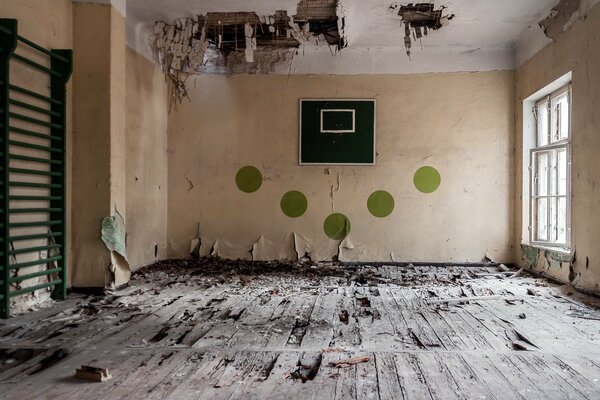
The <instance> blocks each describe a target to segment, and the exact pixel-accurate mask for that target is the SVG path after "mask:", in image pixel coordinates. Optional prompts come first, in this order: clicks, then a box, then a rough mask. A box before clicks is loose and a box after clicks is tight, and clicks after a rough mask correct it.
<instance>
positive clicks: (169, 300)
mask: <svg viewBox="0 0 600 400" xmlns="http://www.w3.org/2000/svg"><path fill="white" fill-rule="evenodd" d="M514 272H515V271H506V270H501V269H499V268H498V267H497V266H495V265H489V266H478V267H475V266H448V267H433V266H413V265H408V266H396V265H387V266H386V265H379V266H343V265H333V264H298V263H256V262H243V261H222V260H216V259H201V260H197V261H166V262H162V263H160V264H157V265H155V266H151V267H148V268H145V269H143V270H141V271H139V272H138V273H136V274H135V275H134V277H133V280H132V282H131V286H130V287H128V288H126V289H124V290H122V291H117V292H107V293H106V294H105V295H103V296H82V295H73V296H70V298H69V299H68V300H66V301H64V302H61V303H57V304H55V306H54V307H53V308H50V309H46V310H41V311H37V312H34V313H30V314H26V315H22V316H19V317H15V318H13V319H10V320H6V321H1V322H0V393H1V395H0V397H2V398H3V399H13V398H14V399H22V398H23V396H24V393H26V394H27V396H26V397H27V398H28V399H51V398H61V399H86V400H87V399H104V398H110V399H238V398H239V399H242V398H243V399H248V398H260V399H281V398H318V399H334V398H339V399H348V398H349V399H355V398H356V399H359V398H360V399H400V398H402V399H411V398H412V399H425V398H434V399H437V398H440V399H451V398H478V399H483V398H496V399H514V398H523V399H525V398H526V399H566V398H573V399H595V398H600V311H599V310H598V306H599V305H600V301H599V300H598V299H594V298H591V297H587V296H584V295H580V294H577V293H571V291H570V290H569V288H566V287H559V286H556V285H553V284H551V283H548V282H546V281H543V280H539V279H535V278H534V277H531V276H528V275H526V274H525V273H520V274H515V273H514ZM82 365H89V366H94V367H99V368H106V369H108V370H109V371H110V374H111V375H112V379H110V380H109V381H107V382H102V383H90V382H86V381H81V380H76V379H75V378H73V375H74V373H75V370H76V369H77V368H80V367H81V366H82Z"/></svg>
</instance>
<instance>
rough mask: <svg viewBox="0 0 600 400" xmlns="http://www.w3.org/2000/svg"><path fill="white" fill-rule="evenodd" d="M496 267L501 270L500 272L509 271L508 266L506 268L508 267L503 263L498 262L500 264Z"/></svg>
mask: <svg viewBox="0 0 600 400" xmlns="http://www.w3.org/2000/svg"><path fill="white" fill-rule="evenodd" d="M498 269H499V270H500V271H502V272H509V271H510V268H508V267H507V266H506V265H504V264H500V265H498Z"/></svg>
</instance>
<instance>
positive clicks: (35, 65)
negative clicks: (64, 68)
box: [12, 53, 63, 78]
mask: <svg viewBox="0 0 600 400" xmlns="http://www.w3.org/2000/svg"><path fill="white" fill-rule="evenodd" d="M12 58H13V59H15V60H17V61H19V62H22V63H23V64H25V65H29V66H30V67H31V68H35V69H37V70H38V71H42V72H45V73H47V74H50V75H54V76H56V77H57V78H62V77H63V76H62V75H61V74H59V73H58V72H56V71H53V70H51V69H50V68H48V67H44V66H43V65H42V64H38V63H36V62H35V61H32V60H30V59H29V58H27V57H23V56H22V55H19V54H14V53H13V55H12Z"/></svg>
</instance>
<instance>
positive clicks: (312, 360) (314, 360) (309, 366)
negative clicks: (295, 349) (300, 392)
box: [289, 353, 323, 382]
mask: <svg viewBox="0 0 600 400" xmlns="http://www.w3.org/2000/svg"><path fill="white" fill-rule="evenodd" d="M322 360H323V355H322V353H316V354H314V353H305V354H303V355H302V357H301V358H300V359H299V360H298V364H297V365H298V368H297V369H296V370H294V371H292V372H290V374H289V376H290V377H291V378H292V379H300V380H302V382H306V381H311V380H313V379H314V377H315V376H316V375H317V372H319V368H320V367H321V361H322Z"/></svg>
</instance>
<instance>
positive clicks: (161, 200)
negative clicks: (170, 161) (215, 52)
mask: <svg viewBox="0 0 600 400" xmlns="http://www.w3.org/2000/svg"><path fill="white" fill-rule="evenodd" d="M126 79H127V233H128V236H127V255H128V257H129V262H130V265H131V267H132V269H134V270H135V269H137V268H139V267H142V266H144V265H147V264H150V263H152V262H154V261H156V260H157V259H164V258H165V257H166V247H167V116H168V98H167V85H166V83H165V78H164V76H163V75H162V73H161V71H160V69H159V68H158V67H156V66H155V65H154V64H152V63H150V62H149V61H148V60H146V58H144V57H143V56H141V55H139V54H138V53H136V52H134V51H133V50H131V49H129V48H128V49H127V76H126ZM155 245H156V246H157V254H156V255H155Z"/></svg>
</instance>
